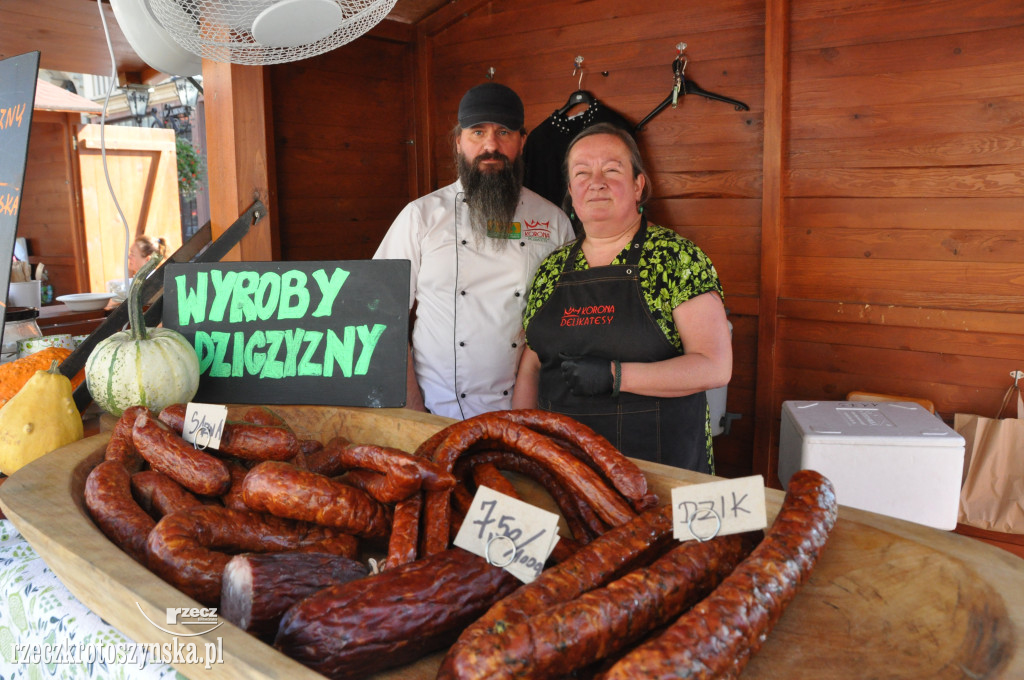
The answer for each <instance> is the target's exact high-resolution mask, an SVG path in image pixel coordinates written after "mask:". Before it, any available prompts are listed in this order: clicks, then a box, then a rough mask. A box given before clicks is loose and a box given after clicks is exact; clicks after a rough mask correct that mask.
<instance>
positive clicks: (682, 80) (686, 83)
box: [635, 45, 750, 132]
mask: <svg viewBox="0 0 1024 680" xmlns="http://www.w3.org/2000/svg"><path fill="white" fill-rule="evenodd" d="M684 47H685V45H684ZM686 63H687V61H686V60H685V59H684V58H683V52H682V48H680V50H679V54H678V55H677V56H676V58H675V60H674V61H673V62H672V72H673V74H674V76H675V84H674V85H673V87H672V92H671V93H669V95H668V96H667V97H665V101H663V102H661V103H660V104H658V105H657V106H655V107H654V110H653V111H651V112H650V113H648V114H647V115H646V116H644V118H643V120H641V121H640V122H639V123H637V126H636V128H635V131H636V132H640V131H641V130H643V129H644V126H645V125H647V123H649V122H650V121H651V119H652V118H654V117H655V116H657V115H658V114H659V113H661V112H662V111H663V110H664V109H665V107H666V106H668V105H669V104H671V105H672V107H673V108H675V106H676V104H677V102H678V101H679V97H680V96H681V95H687V94H696V95H700V96H701V97H706V98H707V99H714V100H715V101H720V102H725V103H727V104H732V105H733V106H734V107H735V108H736V110H737V111H749V110H750V107H749V106H747V105H746V104H744V103H743V102H741V101H739V100H738V99H731V98H729V97H723V96H722V95H720V94H715V93H714V92H708V91H707V90H705V89H704V88H702V87H701V86H699V85H698V84H697V83H695V82H693V81H692V80H687V79H686V77H685V75H684V73H685V71H686Z"/></svg>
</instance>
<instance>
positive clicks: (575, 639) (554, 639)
mask: <svg viewBox="0 0 1024 680" xmlns="http://www.w3.org/2000/svg"><path fill="white" fill-rule="evenodd" d="M760 538H761V533H760V532H756V533H755V534H751V535H738V534H737V535H731V536H723V537H720V538H716V539H713V540H711V541H707V542H705V543H700V542H698V541H690V542H687V543H684V544H682V545H677V546H676V547H675V548H673V549H672V550H670V551H669V552H668V553H666V554H665V555H664V556H662V557H660V558H659V559H658V560H656V561H655V562H654V563H653V564H651V565H649V566H646V567H640V568H638V569H635V570H633V571H631V572H629V573H628V574H626V575H625V576H623V577H622V578H620V579H618V580H615V581H613V582H611V583H609V584H608V585H607V586H604V587H601V588H596V589H594V590H591V591H589V592H586V593H583V594H582V595H580V596H579V597H577V598H575V599H572V600H570V601H568V602H564V603H561V604H558V605H555V606H552V607H549V608H548V609H546V610H544V611H543V612H540V613H538V614H535V615H534V616H532V617H530V618H529V619H527V620H525V621H520V622H518V623H516V624H512V625H508V626H503V627H501V628H494V629H492V630H491V631H489V632H488V633H485V634H483V635H478V636H476V637H474V638H472V639H471V640H469V641H468V642H467V643H466V644H463V645H460V646H459V647H458V649H457V651H456V652H455V653H454V654H451V653H450V654H449V655H448V657H447V658H446V659H445V660H444V662H443V664H442V666H441V672H440V673H439V674H438V676H437V677H438V678H439V679H442V678H443V679H445V680H451V679H454V678H459V679H463V680H465V679H469V678H488V679H491V680H502V679H507V680H511V679H512V678H520V679H526V678H549V677H564V676H566V675H569V674H572V673H574V672H575V671H578V670H580V669H582V668H585V667H586V666H588V665H590V664H592V663H594V662H595V661H597V660H601V659H605V658H607V657H608V656H609V655H612V654H615V653H617V652H618V651H620V650H622V649H624V648H625V647H626V646H628V645H630V644H632V643H634V642H635V641H636V640H638V639H640V638H641V637H643V636H645V635H647V634H648V633H650V632H651V631H652V630H655V629H656V628H658V627H659V626H662V625H664V624H665V623H666V622H668V621H669V620H671V619H673V618H675V617H677V616H679V615H680V614H681V613H682V612H683V611H685V610H686V609H688V608H689V607H691V606H693V604H694V603H695V602H697V601H698V600H700V599H701V598H702V597H704V596H705V595H707V594H708V593H709V592H711V590H712V589H713V588H714V587H715V586H716V585H718V583H720V582H721V581H722V579H723V578H725V576H727V575H728V574H729V572H731V571H732V570H733V569H734V568H735V567H736V565H737V564H738V563H739V561H740V560H741V559H743V557H745V556H746V555H747V554H749V553H750V550H751V549H752V548H753V546H754V545H755V544H756V541H757V540H760Z"/></svg>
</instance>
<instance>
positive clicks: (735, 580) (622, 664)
mask: <svg viewBox="0 0 1024 680" xmlns="http://www.w3.org/2000/svg"><path fill="white" fill-rule="evenodd" d="M836 516H837V506H836V496H835V490H834V489H833V487H832V483H831V482H830V481H829V480H828V479H827V478H825V477H824V476H822V475H821V474H820V473H818V472H816V471H814V470H800V471H799V472H797V473H796V474H795V475H793V477H792V478H790V481H789V489H788V492H787V493H786V498H785V500H784V501H783V503H782V508H781V509H780V510H779V514H778V515H777V516H776V518H775V521H774V522H773V523H772V526H771V528H770V529H769V530H768V532H767V535H766V536H765V539H764V540H763V541H762V542H761V544H760V545H758V547H757V548H755V549H754V552H753V553H751V555H750V556H749V557H748V558H747V559H745V560H744V561H743V562H742V563H741V564H740V565H739V566H738V567H736V569H735V570H734V571H733V572H732V574H730V575H729V576H728V577H727V578H726V579H725V580H724V581H723V582H722V584H721V585H719V586H718V587H717V588H716V589H715V590H714V592H712V593H711V594H710V595H709V596H708V597H706V598H705V599H704V600H702V601H701V602H699V603H698V604H697V605H696V606H695V607H694V608H693V609H691V610H690V611H689V612H687V613H686V614H684V615H683V616H681V617H680V618H679V619H678V620H677V621H676V622H675V623H674V624H673V625H671V626H670V627H669V628H668V630H666V631H665V632H664V633H662V634H661V635H659V636H658V637H656V638H654V639H652V640H650V641H648V642H645V643H644V644H642V645H640V646H638V647H637V648H636V649H634V650H633V651H631V652H630V653H629V654H627V655H625V656H624V657H623V658H622V659H620V660H619V661H618V662H617V663H616V664H614V665H613V666H612V667H611V668H610V669H608V671H607V672H606V673H604V674H603V675H602V676H601V677H602V678H605V679H607V680H616V679H619V678H641V677H642V678H656V679H660V678H678V677H687V678H695V679H697V678H703V679H710V678H722V677H730V678H731V677H736V676H737V675H739V674H740V672H741V671H742V670H743V668H744V667H745V666H746V664H747V662H748V661H749V660H750V657H751V656H753V655H754V654H756V653H757V651H758V650H759V649H760V648H761V645H762V644H763V643H764V640H765V638H766V637H767V636H768V633H769V632H770V631H771V629H772V628H773V627H774V625H775V622H776V621H778V619H779V617H780V616H782V612H783V611H784V610H785V608H786V606H787V605H788V604H789V602H790V601H791V600H792V599H793V597H794V596H795V595H796V591H797V589H798V588H799V587H800V585H801V584H802V583H803V582H804V581H805V580H806V579H807V577H808V576H809V575H810V573H811V571H812V570H813V569H814V565H815V564H816V563H817V561H818V557H819V556H820V555H821V551H822V550H823V549H824V547H825V543H826V542H827V541H828V537H829V533H830V532H831V531H832V528H833V527H834V526H835V522H836Z"/></svg>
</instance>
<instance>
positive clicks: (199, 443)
mask: <svg viewBox="0 0 1024 680" xmlns="http://www.w3.org/2000/svg"><path fill="white" fill-rule="evenodd" d="M227 419H228V407H227V406H224V405H223V404H199V403H196V402H194V401H190V402H189V403H188V406H186V407H185V428H184V429H183V430H182V433H181V436H182V438H183V439H184V440H185V441H187V442H188V443H189V444H192V445H193V446H195V447H196V448H197V449H218V448H220V438H221V435H223V434H224V421H226V420H227Z"/></svg>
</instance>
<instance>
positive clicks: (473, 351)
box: [373, 82, 573, 419]
mask: <svg viewBox="0 0 1024 680" xmlns="http://www.w3.org/2000/svg"><path fill="white" fill-rule="evenodd" d="M458 121H459V122H458V125H457V126H456V128H455V130H454V133H453V136H454V151H455V161H456V166H457V168H458V173H459V179H458V180H457V181H456V182H454V183H453V184H450V185H448V186H446V187H444V188H441V189H438V190H437V191H435V192H433V193H431V194H428V195H426V196H423V197H421V198H419V199H417V200H415V201H413V202H412V203H410V204H408V205H407V206H406V207H405V208H404V209H403V210H402V212H401V213H400V214H399V215H398V217H397V218H395V221H394V223H393V224H392V225H391V227H390V229H389V230H388V232H387V234H386V235H385V236H384V240H383V241H382V242H381V244H380V247H379V248H378V249H377V252H376V253H375V254H374V256H373V257H374V259H389V260H396V259H404V260H409V262H410V263H411V266H412V271H411V277H410V281H409V288H410V290H409V306H410V313H411V323H412V329H413V330H412V335H411V337H412V343H411V346H410V350H409V370H408V383H407V395H406V397H407V398H406V408H411V409H416V410H420V411H424V410H425V411H429V412H431V413H435V414H437V415H441V416H447V417H449V418H457V419H463V418H469V417H472V416H475V415H478V414H480V413H486V412H488V411H496V410H502V409H507V408H510V406H511V402H512V391H513V389H514V383H515V375H516V367H517V365H518V362H519V357H520V355H521V354H522V351H523V347H524V343H525V338H524V335H523V328H522V316H523V311H524V309H525V307H526V299H527V295H528V293H529V287H530V283H531V282H532V280H533V274H534V272H535V271H536V269H537V265H538V264H540V262H541V260H543V259H544V258H545V257H546V256H547V255H548V254H549V253H550V252H551V251H553V250H554V249H555V248H557V247H558V246H561V245H562V244H564V243H566V242H568V241H570V240H571V239H572V238H573V231H572V226H571V225H570V223H569V219H568V218H567V217H566V216H565V213H563V212H562V211H561V210H560V209H559V208H558V207H557V206H555V205H554V204H553V203H551V202H550V201H548V200H546V199H544V198H541V197H540V196H538V195H537V194H535V193H534V192H532V191H530V190H529V189H526V188H524V187H523V185H522V184H523V167H524V166H523V145H524V144H525V143H526V129H525V128H524V127H523V102H522V100H520V98H519V95H517V94H516V93H515V92H514V91H513V90H511V89H510V88H508V87H506V86H504V85H500V84H498V83H493V82H488V83H484V84H483V85H477V86H476V87H473V88H471V89H470V90H469V91H468V92H466V94H465V96H463V98H462V101H461V102H460V104H459V113H458Z"/></svg>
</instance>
